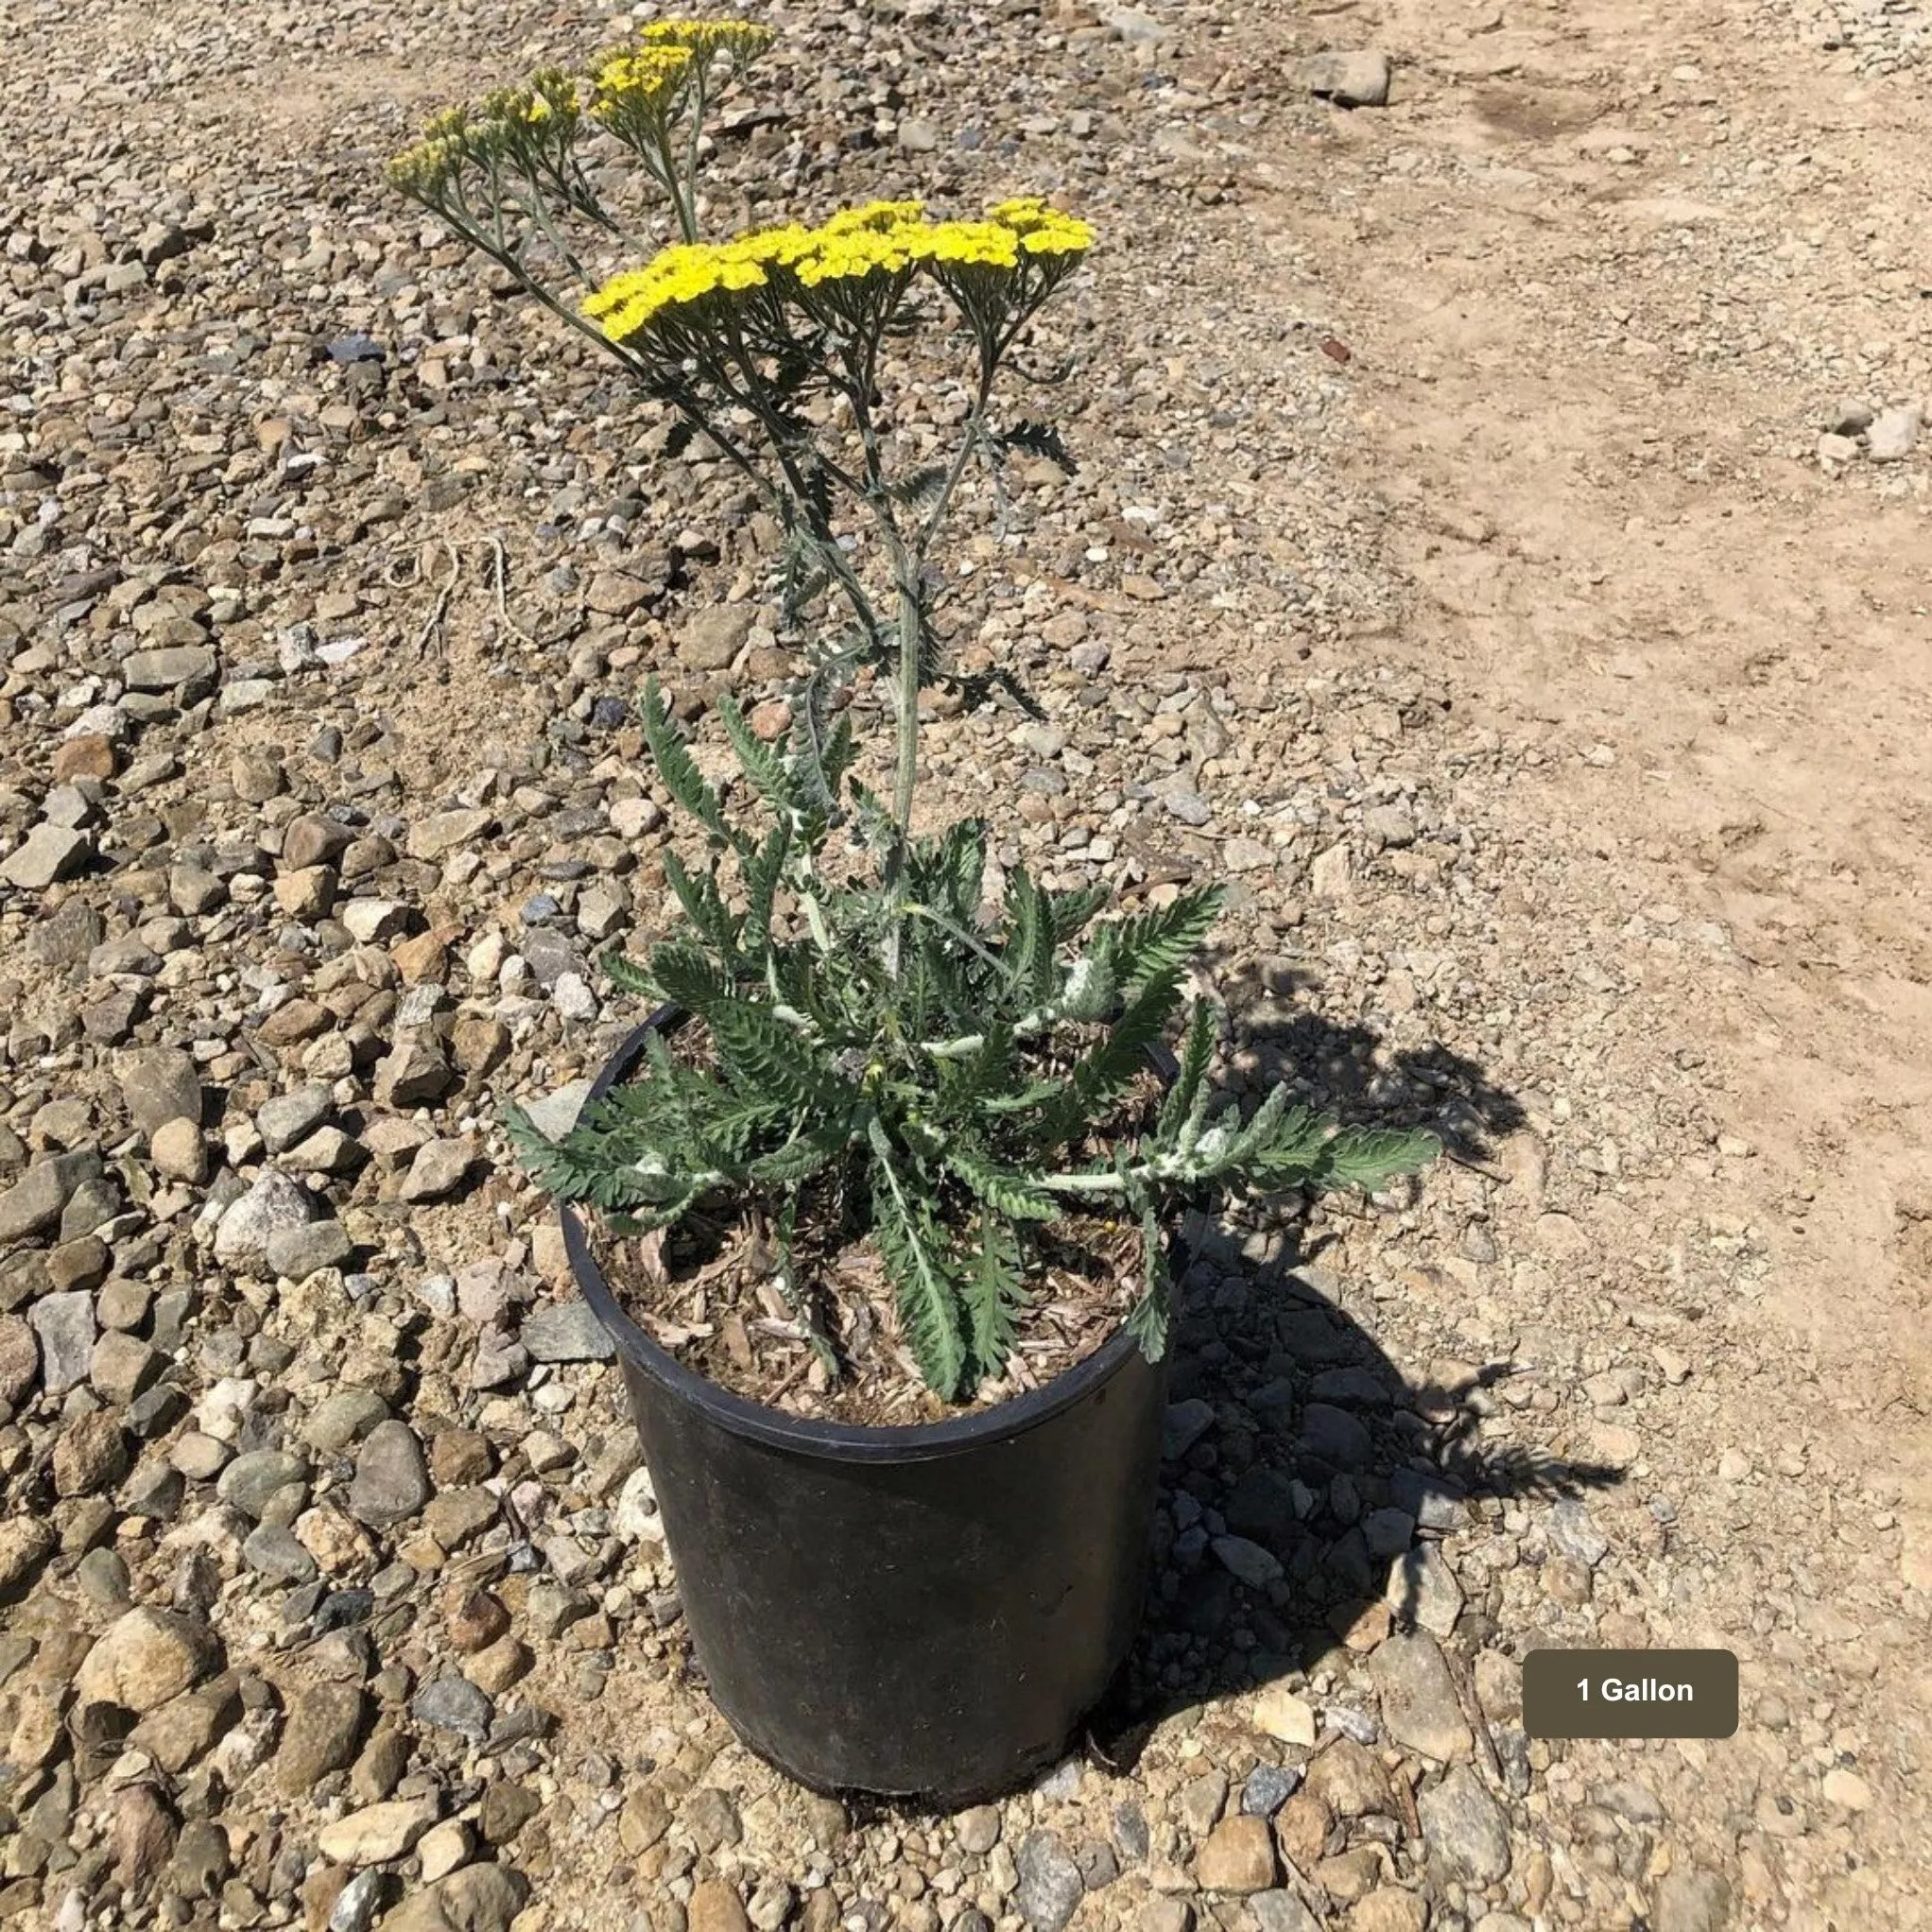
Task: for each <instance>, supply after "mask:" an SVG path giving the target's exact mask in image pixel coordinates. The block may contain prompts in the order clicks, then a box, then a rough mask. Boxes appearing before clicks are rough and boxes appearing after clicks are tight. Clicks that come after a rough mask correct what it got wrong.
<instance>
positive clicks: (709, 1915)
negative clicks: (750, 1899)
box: [685, 1878, 751, 1932]
mask: <svg viewBox="0 0 1932 1932" xmlns="http://www.w3.org/2000/svg"><path fill="white" fill-rule="evenodd" d="M685 1921H686V1925H687V1928H688V1932H750V1923H751V1922H750V1919H749V1918H747V1917H746V1914H745V1906H744V1902H743V1901H742V1900H741V1899H740V1898H739V1897H738V1891H737V1888H736V1887H735V1886H733V1885H728V1884H726V1883H725V1881H724V1880H723V1879H721V1878H707V1879H705V1880H704V1881H703V1883H701V1884H699V1885H698V1886H695V1887H693V1888H692V1892H691V1903H690V1904H689V1905H688V1906H686V1907H685Z"/></svg>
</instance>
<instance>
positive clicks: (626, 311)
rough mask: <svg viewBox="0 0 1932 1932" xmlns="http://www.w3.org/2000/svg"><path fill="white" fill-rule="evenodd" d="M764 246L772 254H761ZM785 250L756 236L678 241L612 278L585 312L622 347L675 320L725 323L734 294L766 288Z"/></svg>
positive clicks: (586, 304)
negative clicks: (773, 265)
mask: <svg viewBox="0 0 1932 1932" xmlns="http://www.w3.org/2000/svg"><path fill="white" fill-rule="evenodd" d="M754 244H756V245H754ZM761 247H764V248H769V249H770V250H772V252H771V253H770V254H768V255H762V256H761ZM782 251H783V245H782V244H780V243H777V242H771V243H763V244H759V243H758V238H756V237H753V236H750V235H747V236H741V237H740V238H739V239H738V240H737V241H734V242H677V243H674V244H673V245H672V246H671V247H669V248H667V249H660V250H658V252H657V253H656V254H655V255H653V256H652V257H651V259H650V260H649V261H648V262H647V263H646V264H645V266H644V267H642V268H627V269H626V270H624V271H623V272H622V273H621V274H617V275H613V276H612V278H611V279H610V280H609V281H608V282H606V283H605V284H604V285H603V286H602V287H601V288H599V289H598V290H597V291H596V292H595V294H594V295H590V296H587V297H586V298H585V299H584V303H583V312H584V314H585V315H586V316H588V317H589V318H590V319H591V320H592V321H594V322H595V323H596V324H597V326H598V327H599V328H600V329H602V330H603V332H604V335H605V336H606V337H607V338H608V339H609V340H610V341H612V342H615V343H618V344H620V345H621V344H628V343H632V342H635V341H636V340H637V339H638V338H639V337H641V336H645V335H646V334H647V332H648V331H650V330H652V329H655V328H661V327H663V326H664V324H666V323H668V322H671V321H679V322H684V323H689V324H693V325H699V324H701V323H702V322H703V321H704V320H706V319H719V318H720V317H721V316H722V315H723V314H724V313H725V312H726V311H727V310H728V308H729V306H730V302H731V298H732V297H733V296H734V295H737V294H740V293H742V292H743V291H744V290H746V289H748V288H758V287H761V286H763V285H764V284H765V282H766V280H767V279H768V263H769V262H771V261H773V260H776V259H777V257H778V254H779V253H781V252H782Z"/></svg>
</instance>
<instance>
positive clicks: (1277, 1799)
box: [1241, 1765, 1302, 1818]
mask: <svg viewBox="0 0 1932 1932" xmlns="http://www.w3.org/2000/svg"><path fill="white" fill-rule="evenodd" d="M1301 1788H1302V1767H1301V1766H1300V1765H1256V1766H1255V1768H1253V1769H1252V1770H1251V1771H1250V1772H1249V1773H1248V1782H1247V1783H1246V1784H1245V1785H1242V1786H1241V1809H1242V1810H1243V1811H1244V1812H1245V1813H1246V1814H1247V1815H1248V1816H1249V1817H1250V1818H1272V1817H1273V1816H1274V1815H1275V1813H1276V1812H1278V1811H1279V1810H1280V1809H1281V1808H1282V1806H1283V1805H1284V1804H1285V1803H1287V1802H1288V1800H1289V1799H1290V1798H1292V1797H1293V1796H1294V1795H1295V1793H1296V1792H1297V1791H1299V1790H1300V1789H1301Z"/></svg>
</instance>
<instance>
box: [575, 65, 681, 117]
mask: <svg viewBox="0 0 1932 1932" xmlns="http://www.w3.org/2000/svg"><path fill="white" fill-rule="evenodd" d="M692 59H693V56H692V53H691V49H690V48H689V47H642V48H640V49H639V50H638V51H637V52H636V53H634V54H612V55H610V56H609V57H608V58H607V59H606V60H604V61H603V63H602V64H601V65H600V66H599V67H598V68H597V71H596V73H595V76H594V77H593V78H594V79H595V83H596V89H597V100H596V105H595V107H594V108H593V109H592V110H591V112H593V113H594V114H595V115H596V117H597V119H598V120H600V121H604V122H606V123H608V122H611V121H615V120H621V119H624V118H626V117H628V116H629V115H631V114H634V113H638V112H646V113H648V112H653V111H655V110H656V109H658V108H660V107H663V106H664V105H667V104H668V103H669V101H670V100H671V98H672V97H673V96H674V95H676V94H677V92H678V90H679V89H680V88H681V86H682V85H683V84H684V82H685V80H686V79H688V78H690V73H691V62H692Z"/></svg>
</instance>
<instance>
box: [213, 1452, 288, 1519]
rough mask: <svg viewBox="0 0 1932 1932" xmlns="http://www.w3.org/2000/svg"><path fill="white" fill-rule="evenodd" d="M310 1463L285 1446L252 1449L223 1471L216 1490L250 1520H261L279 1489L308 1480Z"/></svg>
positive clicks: (228, 1503) (235, 1459)
mask: <svg viewBox="0 0 1932 1932" xmlns="http://www.w3.org/2000/svg"><path fill="white" fill-rule="evenodd" d="M308 1475H309V1471H308V1464H307V1463H305V1462H304V1461H303V1460H302V1458H301V1457H300V1456H291V1455H290V1454H289V1453H288V1452H287V1451H286V1450H285V1449H250V1450H249V1451H248V1452H247V1453H246V1454H245V1455H241V1456H237V1457H236V1458H234V1460H233V1462H231V1463H229V1464H228V1466H227V1467H226V1468H225V1469H224V1470H223V1471H222V1472H221V1475H219V1476H218V1477H217V1478H216V1484H215V1493H216V1495H217V1496H219V1497H220V1498H221V1500H222V1501H223V1502H224V1503H226V1504H227V1505H228V1506H229V1507H230V1508H231V1509H239V1510H240V1511H241V1513H242V1514H243V1515H244V1516H246V1517H247V1518H248V1519H249V1521H250V1523H259V1522H260V1521H261V1519H262V1516H263V1514H264V1512H265V1511H266V1510H267V1507H268V1504H269V1501H270V1500H271V1498H273V1497H274V1496H275V1495H276V1493H277V1492H280V1491H282V1490H285V1489H287V1488H288V1487H289V1486H290V1485H291V1484H294V1483H306V1482H307V1481H308Z"/></svg>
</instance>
